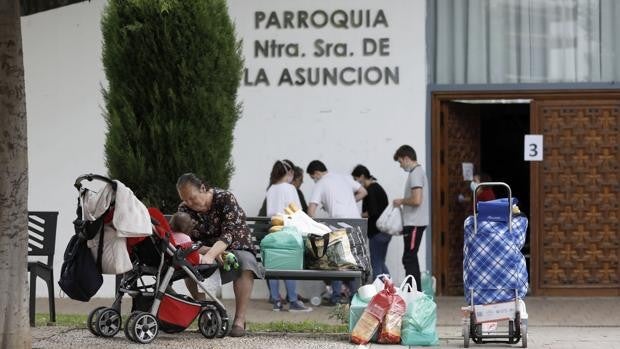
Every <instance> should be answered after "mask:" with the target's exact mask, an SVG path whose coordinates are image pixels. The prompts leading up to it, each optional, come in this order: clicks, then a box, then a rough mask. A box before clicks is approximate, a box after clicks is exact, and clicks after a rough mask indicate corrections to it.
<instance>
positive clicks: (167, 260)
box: [74, 174, 231, 344]
mask: <svg viewBox="0 0 620 349" xmlns="http://www.w3.org/2000/svg"><path fill="white" fill-rule="evenodd" d="M85 180H87V181H93V180H99V181H103V182H105V183H106V184H108V185H109V186H107V187H108V190H111V191H112V192H113V194H116V190H117V183H120V182H116V181H112V180H110V179H109V178H106V177H104V176H100V175H94V174H88V175H83V176H80V177H78V178H77V179H76V181H75V187H76V188H77V189H78V191H79V192H80V199H81V198H83V197H84V196H83V195H82V194H83V192H84V191H88V190H89V189H86V188H83V187H82V182H83V181H85ZM81 202H82V201H81V200H78V209H77V214H78V219H76V221H75V222H74V223H75V224H76V227H78V226H90V228H89V229H90V230H92V226H93V224H86V225H85V224H84V220H82V215H81V211H82V210H81V207H80V205H81ZM114 210H115V201H114V195H112V200H111V201H110V204H109V207H106V208H105V209H100V210H99V212H100V211H104V212H103V213H102V214H101V215H100V217H98V218H97V221H100V224H94V225H95V226H97V227H98V229H99V233H100V234H103V232H104V229H103V226H104V225H106V224H111V223H112V216H113V214H114ZM148 214H149V216H150V220H151V229H152V234H151V235H149V236H142V237H128V238H127V240H126V248H127V251H128V253H129V258H130V260H131V265H132V266H131V270H129V271H128V272H125V273H124V274H123V277H122V280H121V281H120V286H119V288H118V290H117V292H116V298H115V300H114V303H113V304H112V306H111V307H98V308H96V309H93V310H92V311H91V312H90V314H89V315H88V321H87V325H88V329H89V331H90V332H91V333H92V334H93V335H95V336H101V337H112V336H114V335H116V334H117V333H118V332H119V331H120V329H121V327H122V319H121V315H120V311H121V301H122V298H123V296H124V295H125V294H127V295H129V296H130V297H132V309H131V310H132V311H131V314H130V315H129V317H128V318H127V321H126V324H125V327H124V332H125V336H126V337H127V338H128V339H130V340H131V341H134V342H138V343H143V344H146V343H150V342H152V341H153V340H154V339H155V338H156V337H157V335H158V333H159V331H160V330H161V331H164V332H166V333H178V332H181V331H183V330H185V329H186V328H187V327H189V325H190V324H191V323H192V322H193V321H194V320H195V319H196V317H198V328H199V330H200V333H202V334H203V335H204V336H205V337H207V338H214V337H224V336H226V335H227V334H228V333H229V332H230V328H231V326H230V320H229V318H228V314H227V312H226V309H225V307H224V305H223V304H222V303H221V302H220V301H219V300H218V299H217V298H216V297H214V296H213V295H212V294H211V293H210V292H209V291H208V289H206V288H205V287H204V286H203V285H202V284H201V283H200V282H199V281H204V280H205V278H208V277H210V276H211V275H212V274H213V273H214V272H215V271H216V270H217V269H218V265H217V264H198V263H199V256H197V253H198V252H197V250H198V249H199V248H200V247H201V246H202V245H201V243H193V244H191V246H188V247H187V248H183V247H179V246H176V244H175V241H174V239H173V236H172V234H171V233H170V226H169V225H168V222H167V220H166V218H165V217H164V215H163V214H162V213H161V212H160V211H159V210H158V209H156V208H149V209H148ZM89 223H92V222H89ZM89 237H91V238H93V234H92V231H91V232H90V234H89ZM100 256H101V254H99V258H100ZM196 257H198V258H196ZM197 261H198V262H197ZM188 277H189V278H191V279H193V280H194V281H195V282H196V283H197V284H198V285H199V286H200V288H201V289H202V290H203V291H204V293H205V294H206V295H208V299H210V300H208V301H201V302H199V301H195V300H194V299H192V298H191V297H189V296H185V295H180V294H177V293H175V292H174V291H173V290H172V288H171V287H170V286H171V285H172V283H173V282H175V281H177V280H180V279H184V278H188Z"/></svg>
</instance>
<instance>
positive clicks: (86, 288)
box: [58, 203, 108, 302]
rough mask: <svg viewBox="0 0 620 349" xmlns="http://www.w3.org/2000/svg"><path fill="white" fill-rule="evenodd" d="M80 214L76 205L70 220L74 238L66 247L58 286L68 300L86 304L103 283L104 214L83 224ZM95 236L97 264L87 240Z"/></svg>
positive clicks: (79, 208)
mask: <svg viewBox="0 0 620 349" xmlns="http://www.w3.org/2000/svg"><path fill="white" fill-rule="evenodd" d="M81 211H82V210H81V207H80V206H79V203H78V210H77V214H78V218H77V219H76V220H75V221H73V224H74V227H75V235H73V237H71V240H69V244H67V249H66V250H65V256H64V262H63V263H62V268H61V270H60V280H59V281H58V285H59V286H60V288H61V289H62V290H63V291H64V292H65V293H66V294H67V296H69V298H71V299H75V300H78V301H83V302H88V301H89V300H90V298H91V297H92V296H94V295H95V293H97V291H98V290H99V288H101V285H102V284H103V276H102V275H101V254H102V252H103V217H104V216H105V214H103V215H102V216H101V217H100V218H99V219H97V220H95V221H92V222H87V221H82V219H81V218H82V214H81ZM107 212H108V211H106V213H107ZM97 233H99V248H98V251H97V256H98V258H97V260H98V262H95V259H94V258H93V255H92V253H91V252H90V249H89V248H88V246H87V245H86V241H87V240H90V239H92V238H93V237H94V236H95V235H96V234H97Z"/></svg>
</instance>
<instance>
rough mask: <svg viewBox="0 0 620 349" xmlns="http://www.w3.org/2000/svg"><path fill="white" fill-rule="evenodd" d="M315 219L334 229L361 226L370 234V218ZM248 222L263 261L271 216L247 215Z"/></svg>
mask: <svg viewBox="0 0 620 349" xmlns="http://www.w3.org/2000/svg"><path fill="white" fill-rule="evenodd" d="M315 221H317V222H319V223H323V224H325V225H327V226H328V227H330V228H332V229H337V228H347V227H360V229H361V230H362V233H363V236H367V234H368V220H367V219H365V218H315ZM246 222H247V224H248V227H249V228H250V231H251V232H252V241H253V242H254V248H255V249H256V252H257V256H256V258H257V259H258V260H259V262H261V258H262V257H261V254H260V242H261V240H262V239H263V238H264V237H265V235H267V234H268V233H269V228H270V227H271V218H270V217H247V218H246Z"/></svg>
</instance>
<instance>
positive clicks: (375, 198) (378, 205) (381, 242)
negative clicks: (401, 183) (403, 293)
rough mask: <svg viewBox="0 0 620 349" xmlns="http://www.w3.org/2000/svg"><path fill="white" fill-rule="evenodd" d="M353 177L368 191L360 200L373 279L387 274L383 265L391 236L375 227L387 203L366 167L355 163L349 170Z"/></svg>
mask: <svg viewBox="0 0 620 349" xmlns="http://www.w3.org/2000/svg"><path fill="white" fill-rule="evenodd" d="M351 175H352V176H353V179H355V180H356V181H357V182H359V183H360V184H361V185H362V186H363V187H364V188H365V189H366V191H367V192H368V195H367V196H366V197H365V198H364V199H363V201H362V217H364V218H368V240H369V242H370V263H371V265H372V274H373V279H374V278H376V277H377V275H380V274H389V273H390V271H389V270H388V268H387V266H386V265H385V256H386V255H387V249H388V245H389V244H390V240H391V239H392V236H391V235H389V234H386V233H383V232H380V231H379V229H377V219H379V216H381V213H383V210H385V208H386V207H387V205H388V198H387V194H386V193H385V190H383V188H382V187H381V186H380V185H379V183H377V179H376V178H375V177H373V176H372V175H371V174H370V171H368V168H366V166H363V165H357V166H355V168H354V169H353V172H351Z"/></svg>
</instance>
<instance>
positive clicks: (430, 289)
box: [420, 270, 435, 299]
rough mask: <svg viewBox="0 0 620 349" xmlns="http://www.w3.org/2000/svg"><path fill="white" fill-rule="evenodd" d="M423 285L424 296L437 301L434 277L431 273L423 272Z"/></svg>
mask: <svg viewBox="0 0 620 349" xmlns="http://www.w3.org/2000/svg"><path fill="white" fill-rule="evenodd" d="M421 279H422V280H421V281H420V282H421V283H422V292H424V294H426V295H427V296H429V297H431V299H435V290H434V288H435V287H434V285H433V284H434V280H433V276H432V275H431V272H430V271H428V270H426V271H423V272H422V277H421Z"/></svg>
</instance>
